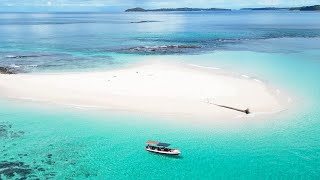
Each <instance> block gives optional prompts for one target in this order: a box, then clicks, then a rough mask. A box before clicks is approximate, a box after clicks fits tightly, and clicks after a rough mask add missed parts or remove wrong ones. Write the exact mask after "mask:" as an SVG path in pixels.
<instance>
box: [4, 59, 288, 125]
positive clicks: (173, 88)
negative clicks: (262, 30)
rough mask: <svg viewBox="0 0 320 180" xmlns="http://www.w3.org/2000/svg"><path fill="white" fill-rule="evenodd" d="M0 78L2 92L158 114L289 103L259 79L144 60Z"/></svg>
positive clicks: (211, 113)
mask: <svg viewBox="0 0 320 180" xmlns="http://www.w3.org/2000/svg"><path fill="white" fill-rule="evenodd" d="M217 71H219V72H217ZM0 77H1V78H0V96H2V97H7V98H13V99H19V100H23V101H32V102H37V103H38V102H39V103H47V104H57V105H62V106H69V107H74V108H85V109H102V110H107V111H120V112H121V111H126V112H136V113H146V114H156V115H160V116H162V115H165V116H175V117H193V118H201V119H210V118H217V119H234V118H239V117H240V118H241V117H244V118H246V117H251V116H255V115H258V114H261V113H266V114H268V113H271V114H274V113H277V112H280V111H283V110H285V109H287V105H288V104H289V103H290V102H284V101H285V100H284V99H285V97H284V96H283V95H282V96H280V95H279V94H277V93H276V91H277V89H272V88H271V87H269V85H268V84H266V83H264V82H263V81H261V80H259V79H257V80H255V79H256V78H254V79H253V78H251V77H249V76H246V75H241V76H236V75H235V73H228V72H226V71H222V70H220V69H218V68H208V67H200V66H197V65H193V64H181V63H167V62H166V63H159V62H148V63H139V64H136V65H132V66H130V67H127V68H124V69H115V70H109V71H103V72H101V71H98V72H78V73H74V72H73V73H50V74H44V73H41V74H16V75H0ZM257 97H259V98H257ZM208 99H210V101H211V100H212V99H213V100H214V101H215V102H216V103H218V104H223V105H227V106H231V107H235V108H239V109H246V108H249V109H250V110H251V112H252V114H249V115H245V114H243V113H240V112H236V111H232V110H229V109H225V108H221V107H216V106H213V105H210V104H208V103H206V102H208ZM259 116H260V115H259ZM190 119H191V118H190Z"/></svg>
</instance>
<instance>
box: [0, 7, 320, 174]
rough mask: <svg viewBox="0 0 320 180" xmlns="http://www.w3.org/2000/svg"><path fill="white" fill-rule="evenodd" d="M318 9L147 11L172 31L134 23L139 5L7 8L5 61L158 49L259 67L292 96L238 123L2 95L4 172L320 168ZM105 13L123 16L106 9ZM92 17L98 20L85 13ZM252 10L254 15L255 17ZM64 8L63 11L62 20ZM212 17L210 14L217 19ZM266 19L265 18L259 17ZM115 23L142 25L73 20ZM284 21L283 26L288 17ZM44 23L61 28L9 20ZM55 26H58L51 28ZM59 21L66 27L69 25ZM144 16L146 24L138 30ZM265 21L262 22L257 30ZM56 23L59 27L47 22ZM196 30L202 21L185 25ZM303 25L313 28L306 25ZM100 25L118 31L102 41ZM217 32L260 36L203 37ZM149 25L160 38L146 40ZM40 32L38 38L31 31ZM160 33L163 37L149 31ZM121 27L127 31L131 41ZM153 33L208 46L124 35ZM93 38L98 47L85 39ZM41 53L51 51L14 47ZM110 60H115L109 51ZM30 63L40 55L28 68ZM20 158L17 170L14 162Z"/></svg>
mask: <svg viewBox="0 0 320 180" xmlns="http://www.w3.org/2000/svg"><path fill="white" fill-rule="evenodd" d="M318 15H319V13H318V14H309V13H305V14H304V13H298V14H291V13H289V14H288V13H287V12H284V13H281V12H274V13H258V14H250V13H248V12H241V13H240V14H234V13H231V14H223V13H222V14H207V13H202V14H201V13H200V14H199V13H195V14H193V13H191V14H184V13H177V14H171V13H170V14H158V15H152V17H153V18H154V17H156V18H154V19H152V18H150V17H148V19H152V20H157V19H159V18H160V17H163V19H162V20H161V21H163V22H161V23H162V25H163V23H164V24H165V25H167V26H168V27H167V26H165V28H164V29H165V30H163V31H162V32H159V31H157V30H159V29H157V28H155V27H153V25H151V24H148V23H146V24H134V23H133V25H132V24H131V23H127V22H129V21H130V22H131V21H137V20H144V18H143V17H142V16H141V15H135V16H137V17H135V16H132V17H130V16H129V17H128V16H126V17H123V15H122V16H121V17H119V16H118V15H113V14H108V15H104V14H102V15H101V14H89V15H87V14H58V15H56V14H54V15H52V14H49V15H43V14H35V15H33V16H31V15H30V14H29V15H28V16H21V15H20V14H18V15H15V14H9V15H6V16H3V17H2V18H7V19H8V20H6V21H1V23H2V24H1V26H0V32H1V33H0V36H1V37H2V38H1V40H0V41H1V50H0V54H1V60H0V62H1V65H11V64H15V65H16V66H19V67H22V68H25V69H24V70H26V71H27V72H38V71H44V72H47V71H79V70H81V71H82V70H86V71H88V70H92V69H105V68H118V67H121V66H126V65H128V64H130V63H136V62H139V59H140V58H141V57H142V58H143V57H146V56H148V57H149V58H150V59H152V58H153V57H155V58H156V57H159V56H161V57H166V58H167V61H178V62H186V63H192V64H197V65H203V66H211V67H218V68H222V69H225V70H229V71H234V72H238V73H241V74H247V75H249V76H252V77H258V78H259V79H262V80H263V81H265V82H266V83H270V84H271V85H273V86H276V87H278V88H279V89H281V90H282V91H283V92H287V93H288V94H289V95H290V96H291V98H292V100H293V104H294V105H293V106H292V107H290V108H289V110H287V111H285V112H282V113H280V114H276V115H274V116H272V117H269V118H254V119H248V120H247V121H240V122H239V123H234V124H228V123H226V122H223V120H221V122H220V123H217V122H216V121H215V123H211V124H203V123H200V121H201V120H199V122H198V121H197V120H195V121H194V122H184V121H183V120H175V119H174V118H173V117H152V116H150V115H144V114H130V113H128V112H120V113H119V112H103V111H98V110H84V109H75V108H70V107H57V106H55V105H39V104H37V103H32V102H23V101H16V100H11V99H5V98H1V99H0V152H1V153H0V174H1V175H0V179H10V177H11V175H12V176H14V177H12V179H16V178H18V177H28V178H29V179H32V178H33V179H36V178H40V179H45V178H52V179H87V178H89V179H144V178H150V179H213V178H220V179H232V178H237V179H319V178H320V176H319V174H320V169H319V167H320V158H319V157H320V138H319V134H320V119H319V117H320V106H319V102H318V101H319V100H320V86H319V80H318V77H320V71H319V70H320V61H319V59H320V50H319V43H317V42H319V38H318V35H317V33H318V32H319V28H320V27H319V24H317V22H313V21H312V19H313V18H314V17H315V16H318ZM12 16H14V18H13V17H12ZM30 16H31V17H30ZM39 16H40V17H39ZM43 16H44V17H43ZM52 16H53V17H54V18H53V19H51V18H52ZM56 16H58V17H60V16H63V17H64V18H66V17H67V19H73V20H72V22H73V23H71V24H68V23H63V22H65V21H66V20H65V19H64V18H58V17H56ZM105 16H111V17H113V19H112V18H110V19H105ZM149 16H151V15H149ZM291 16H294V17H292V18H291ZM164 17H165V18H164ZM199 17H201V18H199ZM212 17H219V18H220V19H219V18H214V19H212ZM311 17H312V18H311ZM21 18H24V19H22V20H21ZM41 18H42V19H41ZM84 18H85V19H86V21H90V23H88V22H87V23H86V22H83V21H84V20H83V19H84ZM128 18H129V19H128ZM248 18H251V19H250V20H251V21H247V20H248ZM12 19H14V20H12ZM59 19H63V20H62V22H60V21H61V20H59ZM181 19H184V20H183V21H182V20H181ZM210 19H211V20H212V21H213V22H212V23H208V21H209V20H210ZM222 19H223V20H224V21H223V22H222ZM237 19H238V20H239V22H238V24H239V23H240V24H241V25H242V26H241V28H239V29H238V30H237V29H235V27H236V26H233V25H232V24H235V22H236V20H237ZM261 19H264V21H260V20H261ZM297 19H300V20H301V21H297ZM58 20H59V22H58V23H57V22H56V21H58ZM170 20H171V21H170ZM178 20H179V21H178ZM195 20H199V21H195ZM200 20H201V21H200ZM39 21H41V22H40V25H39ZM52 21H54V23H52ZM74 21H76V22H74ZM79 21H81V22H79ZM91 21H94V22H91ZM105 21H107V22H105ZM220 21H221V22H220ZM4 22H6V23H4ZM48 22H51V23H48ZM121 22H122V23H121ZM174 22H177V23H176V24H177V25H176V26H178V27H176V28H173V24H174ZM192 22H194V23H196V24H198V25H199V24H200V25H202V26H201V28H200V27H199V26H198V27H197V28H195V29H193V30H190V28H188V27H190V26H191V25H192ZM218 22H220V23H218ZM28 23H29V24H28ZM35 23H37V25H34V24H35ZM112 23H113V24H118V25H119V24H120V25H119V26H125V27H128V26H131V25H132V26H133V27H131V29H132V31H133V32H132V36H131V35H130V36H127V34H126V33H124V34H118V35H115V36H113V35H112V31H114V29H113V30H112V29H107V28H104V31H102V30H101V29H100V30H97V29H96V28H92V32H91V31H87V30H86V31H84V30H83V31H79V30H78V29H74V30H72V31H71V28H74V26H76V27H83V28H84V29H85V28H90V27H92V26H94V27H97V26H101V27H106V26H111V25H110V24H112ZM55 24H58V25H55ZM169 24H171V25H169ZM279 24H282V26H281V27H278V26H279ZM95 25H96V26H95ZM193 25H194V24H193ZM34 26H36V27H38V28H39V27H42V26H48V28H47V29H42V28H40V29H42V31H41V32H43V33H44V32H46V33H49V32H50V33H51V34H50V35H48V34H41V33H39V32H38V33H34V34H33V35H32V36H31V35H30V37H25V36H20V33H11V35H10V36H6V35H7V34H6V33H5V32H4V31H3V30H4V29H8V28H14V29H16V30H17V29H18V30H19V32H21V33H28V29H32V28H35V29H37V28H36V27H34ZM50 26H52V27H51V28H49V27H50ZM60 26H62V27H66V28H65V29H60V28H59V27H60ZM139 26H142V27H144V28H142V29H140V30H139V29H137V28H138V27H139ZM146 26H150V28H149V29H147V30H148V31H150V34H148V33H146V29H145V27H146ZM215 26H218V27H220V28H221V29H220V31H221V32H224V33H219V32H218V30H212V29H211V28H212V27H215ZM257 26H259V28H258V30H254V29H255V28H257ZM49 29H50V30H51V31H49V32H47V31H48V30H49ZM223 29H226V30H225V31H223ZM279 29H280V30H279ZM288 29H289V30H288ZM61 31H62V32H61ZM67 31H69V32H67ZM97 31H98V32H97ZM119 31H128V30H126V29H119ZM138 31H142V32H143V33H139V32H138ZM186 31H193V32H190V33H183V34H181V32H186ZM279 31H280V32H283V33H282V34H284V35H281V36H277V37H272V38H266V37H265V36H266V34H272V36H275V35H278V33H277V32H279ZM75 32H77V33H75ZM110 32H111V33H110ZM204 32H207V33H204ZM243 32H246V33H244V34H243ZM292 32H294V33H292ZM301 32H304V33H305V34H307V35H305V34H303V35H301V34H300V33H301ZM90 33H92V34H90ZM31 34H32V33H31ZM113 34H115V33H113ZM248 34H249V35H248ZM292 34H294V35H292ZM62 35H64V36H62ZM90 35H92V36H93V37H105V39H108V38H109V39H111V40H110V41H111V42H110V41H108V42H105V41H104V40H105V39H100V40H99V41H98V42H96V41H95V40H94V38H93V39H91V38H89V37H90ZM200 35H201V36H200ZM214 35H215V36H216V37H218V39H224V40H227V39H230V38H231V37H234V39H239V38H243V37H242V36H250V38H248V37H246V38H244V40H241V42H238V40H234V39H233V40H234V41H232V43H228V44H219V43H218V45H217V42H216V41H214V42H213V43H211V42H208V41H205V42H203V41H201V39H211V40H212V39H214V38H213V36H214ZM145 36H150V38H149V39H148V40H146V38H145ZM224 36H228V38H225V37H224ZM257 37H258V38H257ZM259 37H263V38H259ZM29 38H30V39H29ZM32 38H35V39H37V40H40V42H38V41H35V42H32V40H31V39H32ZM59 38H61V39H59ZM64 38H65V39H69V40H70V39H73V40H74V41H67V42H70V44H71V45H73V44H77V46H81V48H80V49H76V50H75V49H73V47H71V46H70V44H69V43H67V42H66V41H60V40H62V39H64ZM141 38H142V39H141ZM154 38H159V39H160V40H159V39H157V40H155V41H152V42H150V39H154ZM98 39H99V38H98ZM121 39H122V40H123V39H125V41H123V43H121V41H122V40H121ZM129 39H131V40H129ZM194 39H196V40H194ZM231 39H232V38H231ZM86 40H88V41H86ZM183 40H185V41H183ZM188 40H189V42H187V41H188ZM56 41H59V42H56ZM195 41H196V42H195ZM148 42H150V43H151V45H152V46H155V45H170V44H191V45H194V44H195V45H197V44H200V45H202V46H203V48H200V49H196V50H192V51H193V52H192V53H188V52H184V51H182V52H160V53H157V54H153V53H150V52H147V51H145V52H143V53H141V52H140V51H139V52H127V51H121V49H123V48H126V47H130V48H131V47H140V46H144V45H145V43H148ZM104 43H105V44H106V46H113V45H111V44H115V45H116V48H114V49H115V50H114V49H111V50H110V49H108V50H105V51H102V52H101V51H100V50H97V49H99V48H98V46H100V45H101V46H105V45H104ZM108 43H110V44H108ZM85 48H86V49H89V50H83V49H85ZM70 49H72V50H70ZM92 49H93V50H92ZM106 49H107V48H106ZM119 49H120V50H119ZM35 54H36V55H39V54H40V55H48V56H40V57H20V58H8V57H7V56H8V55H16V56H18V55H19V56H30V55H35ZM47 57H49V58H47ZM95 57H99V58H97V59H96V58H95ZM108 58H109V59H108ZM110 60H111V61H112V62H114V63H109V61H110ZM91 63H93V64H91ZM31 64H33V65H37V66H34V67H33V66H32V67H30V68H29V69H28V68H26V67H27V65H31ZM51 65H53V66H51ZM57 65H59V66H57ZM0 87H1V85H0ZM149 139H155V140H159V141H164V142H170V143H172V144H173V145H172V146H173V147H176V148H179V149H180V150H181V151H182V154H181V156H178V157H168V156H162V155H157V154H151V153H148V152H146V151H145V150H144V142H145V141H146V140H149ZM22 163H23V165H22ZM10 167H11V170H13V172H14V173H13V174H10V172H9V171H8V169H9V170H10Z"/></svg>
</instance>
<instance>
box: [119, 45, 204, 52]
mask: <svg viewBox="0 0 320 180" xmlns="http://www.w3.org/2000/svg"><path fill="white" fill-rule="evenodd" d="M199 48H201V47H200V46H194V45H165V46H140V47H133V48H129V49H123V50H121V52H123V53H137V54H171V53H181V52H186V51H190V50H192V49H199Z"/></svg>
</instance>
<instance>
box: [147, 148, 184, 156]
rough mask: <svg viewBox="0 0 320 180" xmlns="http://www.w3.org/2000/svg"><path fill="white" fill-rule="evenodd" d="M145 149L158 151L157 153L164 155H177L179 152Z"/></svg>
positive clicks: (152, 150)
mask: <svg viewBox="0 0 320 180" xmlns="http://www.w3.org/2000/svg"><path fill="white" fill-rule="evenodd" d="M146 150H147V151H149V152H153V153H159V154H166V155H179V154H180V153H181V152H180V151H179V150H176V149H175V150H173V151H171V152H166V151H158V150H154V149H147V148H146Z"/></svg>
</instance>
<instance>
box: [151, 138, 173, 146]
mask: <svg viewBox="0 0 320 180" xmlns="http://www.w3.org/2000/svg"><path fill="white" fill-rule="evenodd" d="M146 143H147V144H153V145H156V146H161V147H168V146H170V145H171V144H169V143H162V142H157V141H150V140H149V141H147V142H146Z"/></svg>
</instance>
